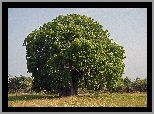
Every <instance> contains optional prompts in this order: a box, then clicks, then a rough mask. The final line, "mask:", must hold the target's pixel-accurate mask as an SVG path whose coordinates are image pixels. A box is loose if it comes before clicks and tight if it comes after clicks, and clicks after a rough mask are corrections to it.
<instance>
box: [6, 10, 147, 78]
mask: <svg viewBox="0 0 154 114" xmlns="http://www.w3.org/2000/svg"><path fill="white" fill-rule="evenodd" d="M71 13H76V14H80V15H86V16H88V17H91V18H93V19H94V20H95V21H98V22H99V23H100V24H101V25H103V27H104V29H107V30H108V31H109V32H110V37H111V38H112V39H113V41H115V42H116V43H118V44H119V45H122V46H123V47H124V49H125V52H126V59H125V60H124V63H125V66H126V67H125V74H124V75H123V77H126V76H128V77H129V78H131V79H135V78H136V77H139V78H142V79H143V78H146V77H147V9H146V8H9V10H8V74H11V75H12V76H19V75H24V76H31V74H28V73H27V65H26V47H25V46H22V44H23V41H24V39H25V38H26V37H27V35H28V34H29V33H30V32H32V31H33V30H34V29H38V27H39V26H42V25H43V24H44V23H47V22H51V21H52V20H53V19H54V18H56V17H57V16H58V15H67V14H71Z"/></svg>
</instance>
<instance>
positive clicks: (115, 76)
mask: <svg viewBox="0 0 154 114" xmlns="http://www.w3.org/2000/svg"><path fill="white" fill-rule="evenodd" d="M109 37H110V35H109V32H108V30H104V29H103V26H102V25H100V24H99V23H98V22H97V21H94V19H92V18H90V17H87V16H85V15H83V16H81V15H77V14H69V15H67V16H63V15H59V16H58V17H56V19H53V20H52V22H48V23H45V24H44V25H43V26H40V27H39V29H35V30H34V31H32V32H31V33H30V34H29V35H28V36H27V38H25V40H24V44H23V45H24V46H26V50H27V51H26V59H27V69H28V72H29V73H32V77H34V80H33V90H35V91H36V92H39V91H41V90H43V89H45V90H47V91H50V92H54V91H57V90H58V89H59V88H61V87H67V88H70V87H71V86H72V78H71V76H72V75H71V73H70V71H69V69H68V68H67V67H69V68H70V67H71V66H73V67H74V68H76V69H78V70H80V71H82V72H83V77H82V78H81V79H80V80H79V83H78V84H77V86H78V87H80V88H87V89H88V90H93V91H99V90H102V89H104V88H107V89H109V90H111V91H112V90H115V88H116V87H117V86H118V83H119V81H120V80H121V77H122V74H123V73H124V67H125V65H124V62H123V59H124V58H125V55H124V54H125V51H124V47H123V46H120V45H118V44H117V43H115V42H113V41H112V39H111V38H109Z"/></svg>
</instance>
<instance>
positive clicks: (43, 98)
mask: <svg viewBox="0 0 154 114" xmlns="http://www.w3.org/2000/svg"><path fill="white" fill-rule="evenodd" d="M8 106H9V107H100V106H101V107H146V106H147V95H146V93H132V94H131V93H123V94H118V93H112V94H107V93H104V94H99V95H88V94H87V95H82V94H79V95H78V96H70V97H61V98H59V97H58V96H53V95H43V94H41V95H40V94H24V95H23V94H17V96H16V95H15V94H9V95H8Z"/></svg>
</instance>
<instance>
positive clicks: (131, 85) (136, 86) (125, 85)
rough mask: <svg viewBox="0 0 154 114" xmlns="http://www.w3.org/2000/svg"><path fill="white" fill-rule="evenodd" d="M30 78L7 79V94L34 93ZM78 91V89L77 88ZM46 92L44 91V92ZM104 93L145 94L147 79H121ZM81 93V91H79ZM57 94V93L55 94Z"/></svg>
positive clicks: (105, 89)
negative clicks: (114, 86) (115, 85)
mask: <svg viewBox="0 0 154 114" xmlns="http://www.w3.org/2000/svg"><path fill="white" fill-rule="evenodd" d="M32 82H33V78H32V77H27V76H20V77H16V76H15V77H12V78H8V93H19V92H22V93H30V92H34V91H33V88H32ZM79 89H80V88H79ZM45 91H46V90H44V92H45ZM102 91H104V92H120V93H123V92H126V93H132V92H147V78H145V79H140V78H138V77H137V78H136V79H135V80H133V81H132V80H131V79H130V78H128V77H127V76H126V77H125V78H121V81H120V82H119V83H118V86H117V87H116V88H114V89H112V90H110V89H107V88H104V90H102ZM80 92H81V91H80ZM57 94H58V92H57Z"/></svg>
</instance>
